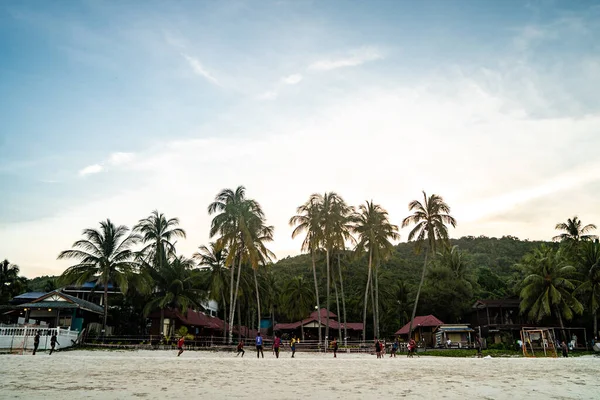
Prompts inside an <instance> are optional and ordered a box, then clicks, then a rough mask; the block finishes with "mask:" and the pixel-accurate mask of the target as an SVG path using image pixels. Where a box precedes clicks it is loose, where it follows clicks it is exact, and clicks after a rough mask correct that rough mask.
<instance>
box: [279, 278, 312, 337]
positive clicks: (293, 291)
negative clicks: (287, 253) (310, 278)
mask: <svg viewBox="0 0 600 400" xmlns="http://www.w3.org/2000/svg"><path fill="white" fill-rule="evenodd" d="M281 298H282V303H283V307H284V309H285V310H286V314H287V316H288V317H289V318H291V319H292V320H301V319H303V318H305V317H306V316H307V315H308V314H309V313H310V311H311V310H312V307H313V306H312V305H313V301H314V293H313V292H312V290H311V288H310V283H309V282H307V281H306V280H305V279H304V277H302V276H295V277H293V278H292V279H290V280H289V281H288V282H287V283H286V285H285V287H284V289H283V293H282V295H281ZM300 329H301V336H302V340H304V326H303V325H300Z"/></svg>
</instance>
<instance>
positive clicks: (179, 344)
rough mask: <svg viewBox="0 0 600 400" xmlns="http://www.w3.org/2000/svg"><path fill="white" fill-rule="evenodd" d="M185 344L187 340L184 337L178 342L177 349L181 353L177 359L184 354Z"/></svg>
mask: <svg viewBox="0 0 600 400" xmlns="http://www.w3.org/2000/svg"><path fill="white" fill-rule="evenodd" d="M184 344H185V338H184V337H183V336H182V337H180V338H179V340H178V341H177V348H178V349H179V353H177V357H179V356H180V355H181V353H183V345H184Z"/></svg>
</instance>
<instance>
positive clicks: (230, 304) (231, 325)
mask: <svg viewBox="0 0 600 400" xmlns="http://www.w3.org/2000/svg"><path fill="white" fill-rule="evenodd" d="M234 279H235V257H234V259H233V262H232V263H231V281H230V283H231V284H230V285H229V318H227V317H225V322H226V323H229V344H231V343H232V342H233V309H234V308H235V304H234V303H233V291H234V289H235V288H234V285H233V283H234V282H235V281H234Z"/></svg>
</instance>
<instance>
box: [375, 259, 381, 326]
mask: <svg viewBox="0 0 600 400" xmlns="http://www.w3.org/2000/svg"><path fill="white" fill-rule="evenodd" d="M379 267H381V265H380V264H379V263H377V266H376V267H375V270H374V271H373V277H374V278H375V321H376V322H375V324H376V325H375V327H376V331H377V337H378V338H380V337H381V332H380V331H379V279H378V277H377V275H379Z"/></svg>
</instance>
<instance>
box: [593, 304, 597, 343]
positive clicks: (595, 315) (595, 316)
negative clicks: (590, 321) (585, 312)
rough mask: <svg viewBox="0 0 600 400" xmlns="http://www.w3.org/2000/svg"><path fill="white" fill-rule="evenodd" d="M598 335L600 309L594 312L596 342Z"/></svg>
mask: <svg viewBox="0 0 600 400" xmlns="http://www.w3.org/2000/svg"><path fill="white" fill-rule="evenodd" d="M596 337H598V311H597V310H596V311H595V312H594V343H595V340H596Z"/></svg>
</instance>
